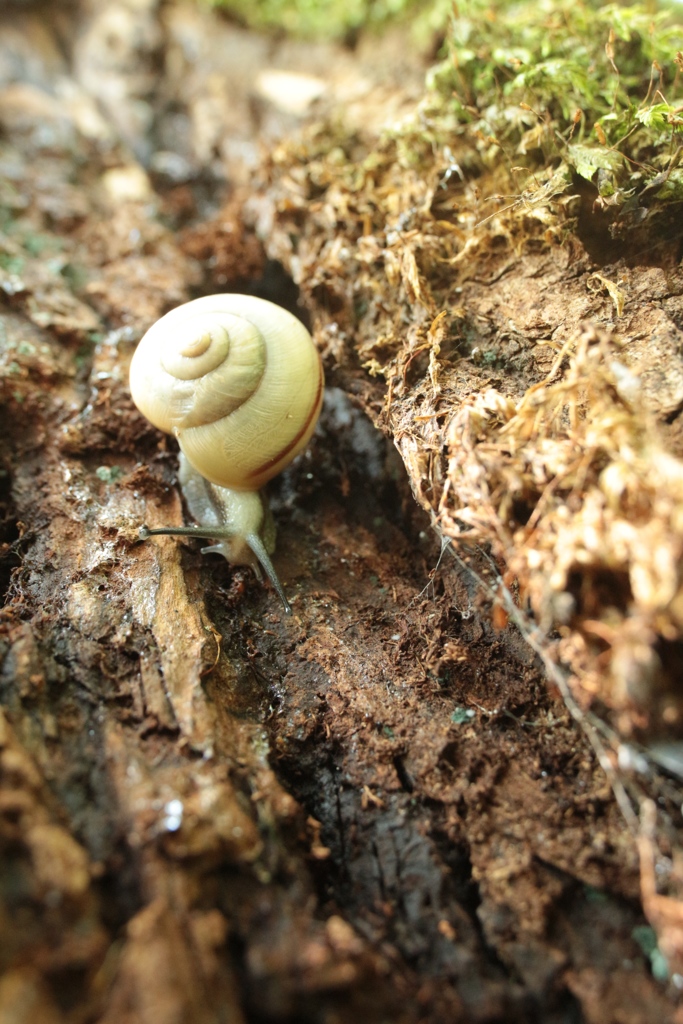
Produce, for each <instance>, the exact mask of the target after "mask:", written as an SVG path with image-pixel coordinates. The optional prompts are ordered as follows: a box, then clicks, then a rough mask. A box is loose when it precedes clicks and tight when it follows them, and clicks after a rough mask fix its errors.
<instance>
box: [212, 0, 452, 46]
mask: <svg viewBox="0 0 683 1024" xmlns="http://www.w3.org/2000/svg"><path fill="white" fill-rule="evenodd" d="M204 2H207V3H211V4H212V5H213V6H214V7H221V8H223V9H224V10H225V11H227V12H228V13H229V14H231V15H232V16H233V17H235V18H236V19H238V20H239V21H240V22H241V23H242V24H244V25H249V26H250V27H251V28H256V29H265V30H268V31H278V32H285V33H287V34H289V35H296V36H303V37H306V38H312V37H315V38H317V39H343V38H344V37H346V36H348V35H349V34H351V33H354V32H356V31H358V30H359V29H361V28H367V27H373V26H375V27H377V26H380V25H383V24H386V23H387V22H388V21H392V20H395V19H397V18H402V17H405V16H406V15H407V14H409V13H411V12H412V13H415V12H417V11H425V12H426V11H429V10H431V8H432V7H433V6H434V4H433V2H432V3H429V2H427V0H421V2H420V0H257V2H254V0H204Z"/></svg>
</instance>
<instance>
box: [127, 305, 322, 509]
mask: <svg viewBox="0 0 683 1024" xmlns="http://www.w3.org/2000/svg"><path fill="white" fill-rule="evenodd" d="M323 384H324V381H323V374H322V366H321V363H320V357H319V355H318V352H317V350H316V348H315V346H314V344H313V340H312V338H311V336H310V334H309V333H308V331H307V330H306V328H305V327H304V326H303V324H302V323H301V322H300V321H299V320H297V318H296V317H295V316H293V315H292V314H291V313H288V312H287V311H286V310H284V309H281V308H280V306H276V305H274V304H273V303H272V302H267V301H266V300H265V299H257V298H254V297H253V296H251V295H228V294H225V295H207V296H205V297H204V298H201V299H194V300H193V301H192V302H187V303H185V305H183V306H178V307H177V308H176V309H173V310H171V312H170V313H167V314H166V315H165V316H162V318H161V319H160V320H157V322H156V323H155V324H153V325H152V326H151V327H150V329H149V330H148V331H147V333H146V334H145V335H144V337H143V338H142V340H141V341H140V344H139V345H138V347H137V349H136V351H135V354H134V356H133V360H132V363H131V367H130V389H131V393H132V396H133V401H134V402H135V404H136V405H137V407H138V409H139V410H140V412H142V413H143V415H145V416H146V417H147V419H148V420H150V421H151V422H152V423H153V424H154V425H155V426H156V427H159V428H160V429H161V430H165V431H167V432H168V433H170V434H175V435H176V437H177V438H178V441H179V443H180V447H181V448H182V450H183V452H184V453H185V455H186V456H187V458H188V460H189V462H190V463H191V464H192V465H193V466H194V467H195V469H196V470H197V471H198V472H199V473H201V474H202V476H204V477H206V479H207V480H210V481H211V482H212V483H214V484H220V485H221V486H222V487H231V488H235V489H238V490H257V489H258V488H259V487H261V486H262V485H263V484H264V483H265V482H266V481H267V480H270V478H271V477H273V476H275V475H276V474H277V473H279V472H280V471H281V470H282V469H284V467H285V466H286V465H287V464H288V463H289V462H291V460H292V459H293V458H294V456H295V455H296V454H297V453H298V452H300V451H301V449H302V448H304V446H305V445H306V443H307V442H308V440H309V438H310V436H311V434H312V433H313V430H314V428H315V424H316V422H317V419H318V415H319V413H320V406H321V403H322V396H323Z"/></svg>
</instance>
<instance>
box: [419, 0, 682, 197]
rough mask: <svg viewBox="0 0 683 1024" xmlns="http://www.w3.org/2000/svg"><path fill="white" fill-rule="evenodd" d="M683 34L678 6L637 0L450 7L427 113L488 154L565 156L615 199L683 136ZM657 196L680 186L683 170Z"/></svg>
mask: <svg viewBox="0 0 683 1024" xmlns="http://www.w3.org/2000/svg"><path fill="white" fill-rule="evenodd" d="M682 41H683V27H682V26H681V25H680V24H676V23H675V15H674V13H672V12H670V11H666V10H664V11H661V12H659V13H655V14H653V13H651V12H649V11H646V10H645V7H644V6H641V5H639V4H635V5H633V6H630V7H620V6H617V5H615V4H609V5H606V6H600V5H599V4H598V3H587V2H583V3H582V2H578V0H542V2H540V3H511V2H507V3H505V2H503V3H502V4H501V3H496V4H495V10H494V7H493V4H489V3H485V2H484V0H471V2H469V3H468V4H467V6H466V7H465V6H464V5H463V6H462V7H461V8H458V7H457V5H456V8H455V11H454V13H453V15H452V17H451V20H450V26H449V29H448V33H447V41H446V47H445V49H446V53H445V57H444V59H443V60H442V61H441V63H440V64H439V65H437V67H436V68H434V69H433V70H432V72H431V73H430V75H429V82H428V84H429V97H428V99H427V102H426V104H425V110H424V113H425V116H426V117H427V118H428V119H429V118H431V119H432V120H433V121H436V122H437V123H440V124H442V125H444V124H447V125H448V129H449V131H450V133H451V137H452V135H453V133H455V134H456V135H459V136H461V137H466V138H468V139H469V140H470V141H472V142H473V143H474V144H475V146H476V148H477V150H478V152H479V155H480V158H481V160H482V161H483V162H484V163H485V164H486V165H489V166H490V165H491V164H492V163H494V162H499V161H500V160H501V158H502V160H504V161H507V162H508V165H509V167H510V169H512V168H513V166H518V165H522V166H523V167H526V168H529V169H534V170H535V169H536V168H538V167H545V168H549V167H552V168H557V167H558V166H560V165H564V166H566V168H567V169H568V170H569V171H570V172H571V173H574V174H576V175H579V176H580V177H582V178H585V179H587V180H589V181H592V182H593V183H595V184H596V185H597V186H598V190H599V192H600V194H601V195H602V196H609V197H610V200H611V205H619V204H620V203H623V202H624V201H625V200H626V198H628V197H629V196H631V195H633V193H634V191H636V192H637V191H639V190H642V189H643V188H644V187H645V186H647V184H648V182H650V181H652V180H653V179H655V178H656V176H657V175H658V174H660V173H661V172H662V171H663V170H664V169H666V168H667V167H669V169H671V168H670V162H671V160H672V159H674V156H675V154H676V151H677V149H678V148H679V146H680V145H681V142H683V138H682V136H681V132H682V130H683V106H682V103H681V95H682V93H683V88H682V83H681V76H682V71H683V55H682V54H681V52H680V49H679V48H680V46H681V42H682ZM659 198H660V199H663V200H667V201H668V200H676V199H678V198H680V184H679V182H678V178H677V176H674V175H671V176H670V181H669V182H668V183H667V187H666V188H664V187H663V188H662V190H661V191H660V193H659Z"/></svg>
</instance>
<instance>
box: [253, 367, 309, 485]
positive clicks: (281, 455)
mask: <svg viewBox="0 0 683 1024" xmlns="http://www.w3.org/2000/svg"><path fill="white" fill-rule="evenodd" d="M322 390H323V371H322V366H321V367H320V375H319V378H318V390H317V391H316V395H315V402H313V405H312V406H311V411H310V412H309V414H308V418H307V419H306V422H305V423H304V425H303V427H302V428H301V430H300V431H299V433H298V434H296V436H295V437H293V438H292V440H291V441H290V442H289V444H288V445H285V447H284V448H282V449H281V450H280V451H279V452H278V453H277V455H274V456H273V458H272V459H268V461H267V462H263V463H261V465H260V466H259V467H258V468H257V469H254V470H252V472H251V473H249V474H248V475H247V480H251V479H253V478H254V477H257V476H260V475H261V473H265V472H266V471H267V470H269V469H271V468H272V467H273V466H275V465H277V463H278V462H280V461H281V460H282V459H283V458H284V457H285V455H286V454H287V452H291V450H292V448H295V447H296V445H297V444H298V443H299V441H300V440H301V438H302V437H303V435H304V434H305V433H306V431H307V430H308V428H309V427H310V425H311V420H312V419H314V417H315V416H316V415H317V413H318V408H319V406H320V399H321V396H322Z"/></svg>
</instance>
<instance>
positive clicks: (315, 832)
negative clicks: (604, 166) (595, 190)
mask: <svg viewBox="0 0 683 1024" xmlns="http://www.w3.org/2000/svg"><path fill="white" fill-rule="evenodd" d="M0 39H1V40H2V43H1V46H0V85H1V86H2V87H1V89H0V125H1V126H2V137H1V138H0V189H2V194H1V195H0V200H1V204H2V216H3V222H2V239H1V242H2V245H1V253H2V258H1V260H0V318H1V320H2V335H1V336H0V399H1V402H2V418H3V430H2V437H1V441H0V444H1V447H0V459H1V466H2V476H0V512H1V514H2V523H1V528H2V533H1V536H0V544H1V546H0V570H1V575H0V579H1V581H2V588H3V607H2V612H1V617H0V630H1V632H0V655H1V656H2V676H1V680H0V699H1V702H2V707H1V709H0V864H1V870H0V936H1V937H2V940H1V941H0V972H1V974H0V1018H2V1020H3V1021H7V1022H12V1024H15V1022H16V1024H20V1022H21V1024H23V1022H26V1024H28V1022H29V1021H31V1022H36V1021H41V1022H46V1024H52V1022H55V1024H60V1022H61V1024H64V1022H69V1024H71V1022H74V1024H75V1022H84V1021H93V1022H94V1021H97V1022H100V1024H114V1022H116V1024H121V1022H130V1024H147V1022H149V1024H152V1022H154V1024H166V1022H168V1024H171V1022H174V1024H175V1022H180V1021H188V1022H189V1021H192V1022H193V1024H195V1022H207V1024H209V1022H218V1021H229V1022H231V1024H232V1022H236V1024H238V1022H245V1024H246V1022H254V1024H256V1022H265V1021H282V1022H288V1021H291V1022H294V1021H297V1022H311V1024H314V1022H325V1024H337V1022H339V1024H341V1022H345V1021H349V1022H350V1021H355V1020H358V1019H362V1020H364V1021H368V1022H374V1021H376V1022H378V1024H379V1022H381V1021H395V1022H405V1024H417V1022H427V1021H430V1022H436V1021H453V1022H456V1021H463V1022H465V1021H466V1022H481V1024H485V1022H486V1024H494V1022H502V1021H506V1022H507V1021H510V1022H512V1021H519V1022H529V1021H538V1022H543V1024H556V1022H557V1024H575V1022H596V1024H597V1022H600V1024H605V1022H609V1021H615V1022H616V1021H619V1022H623V1024H647V1022H651V1021H654V1020H658V1021H667V1020H672V1021H673V1020H675V1019H678V1018H677V1017H676V1016H675V1013H676V1009H675V1006H676V1000H675V987H674V985H669V987H667V986H666V985H665V984H663V983H661V982H659V981H657V980H655V978H654V977H653V974H652V959H651V957H649V956H648V955H647V953H648V949H647V942H648V941H649V930H648V928H647V926H646V922H645V918H644V916H643V912H642V909H641V905H640V879H639V871H638V856H637V850H636V846H635V842H634V837H633V835H632V833H631V832H630V831H629V828H628V827H627V825H626V823H625V822H624V819H623V817H622V815H621V813H620V811H619V809H618V807H617V805H616V803H615V801H614V798H613V795H612V790H611V788H610V785H609V783H608V781H607V779H606V777H605V775H604V773H603V771H602V769H601V768H600V766H599V765H598V764H597V762H596V759H595V756H594V753H593V751H592V749H591V747H590V746H589V744H588V743H587V740H586V738H585V736H584V735H583V733H582V732H581V730H580V729H579V728H578V727H577V725H576V723H575V721H574V720H573V719H572V717H571V715H570V714H569V712H568V711H567V709H566V707H565V704H564V703H563V701H562V699H561V697H560V695H559V694H558V693H557V692H556V691H555V690H554V689H553V687H552V685H549V683H548V680H547V679H546V676H545V672H544V668H543V665H542V663H541V661H540V660H539V658H538V657H537V655H536V653H535V652H534V650H533V649H532V647H531V646H530V645H529V644H528V643H527V642H526V640H525V639H524V638H523V636H522V635H521V634H520V632H519V631H518V630H517V628H516V627H515V626H514V625H513V624H511V623H507V622H506V621H505V620H504V619H500V617H499V618H496V615H495V609H494V608H493V607H492V603H491V600H490V595H489V594H488V593H487V590H486V588H485V586H484V587H482V583H483V584H486V582H487V581H488V580H494V579H495V578H496V576H497V573H498V567H497V566H496V565H495V563H494V562H493V561H492V560H491V559H490V557H489V556H487V554H486V553H485V552H484V551H482V550H479V549H477V548H472V549H471V550H469V551H468V550H463V551H461V554H462V555H464V556H466V559H467V565H463V564H462V563H460V562H457V561H455V560H454V559H453V558H452V557H451V555H450V553H449V552H448V551H442V549H441V546H440V543H439V540H438V538H437V536H436V534H435V533H434V532H433V530H432V529H431V526H430V524H429V520H428V518H427V516H426V514H425V513H424V512H423V511H422V510H421V509H420V508H419V507H418V505H417V504H416V502H415V500H414V497H413V494H412V492H411V489H410V486H409V483H408V480H407V478H406V474H405V470H404V466H403V462H402V461H401V459H400V458H399V457H398V456H397V454H396V450H395V448H394V446H393V445H392V444H391V443H390V441H389V440H387V439H386V438H385V437H384V436H383V435H382V434H380V433H379V432H378V431H377V430H376V429H375V427H374V426H373V425H372V423H371V418H370V417H372V418H373V419H375V420H377V419H379V418H380V413H381V409H382V403H383V394H382V391H381V388H380V386H379V384H378V383H377V381H376V380H374V379H371V378H370V377H369V376H368V375H367V374H362V373H360V372H356V369H354V371H353V372H351V371H350V370H349V369H348V368H346V369H345V368H344V367H343V366H341V367H340V366H339V365H338V364H337V365H335V360H334V358H333V354H332V352H331V350H330V349H328V352H327V365H326V370H327V372H328V380H329V381H330V383H331V385H332V386H330V387H329V388H328V394H327V397H326V402H325V408H324V411H323V416H322V419H321V425H320V427H319V429H318V431H317V433H316V435H315V437H314V439H313V442H312V444H311V445H310V448H309V450H308V451H307V452H306V453H305V454H304V455H303V456H302V457H300V458H299V459H298V460H297V462H296V463H295V464H294V465H293V466H292V467H291V468H290V469H288V470H287V471H286V472H285V473H284V474H283V476H282V477H280V478H279V479H278V480H277V481H275V482H274V483H273V485H272V486H271V504H272V507H273V510H274V513H275V517H276V520H277V524H278V547H277V552H276V556H275V560H276V564H277V569H278V572H279V574H280V575H281V578H282V579H283V582H284V584H285V587H286V590H287V593H288V596H289V598H290V600H291V602H292V605H293V608H294V615H293V616H292V617H291V618H290V617H287V616H285V615H284V614H283V612H282V610H281V608H280V606H279V604H278V602H277V599H276V597H275V595H274V594H273V593H272V591H271V590H269V589H267V588H265V587H264V586H263V585H261V584H259V583H258V582H257V581H256V580H255V579H254V578H253V576H252V575H251V574H250V573H249V572H248V571H247V570H239V569H238V570H236V569H234V568H231V567H229V566H227V565H226V564H225V563H224V562H223V561H222V560H218V559H216V560H212V559H209V558H205V557H203V556H202V555H200V553H199V550H198V547H199V546H198V545H196V544H195V543H194V542H184V541H183V542H181V543H179V542H178V541H177V540H175V539H174V538H155V539H154V540H152V541H149V542H145V543H141V542H139V527H140V525H141V524H142V523H143V522H145V523H147V524H148V525H149V526H150V527H153V526H156V525H162V524H176V525H180V524H181V523H182V521H183V508H182V503H181V499H180V497H179V493H178V490H177V487H176V483H175V471H176V451H175V445H174V442H173V441H172V440H170V439H168V438H165V437H163V436H162V435H160V434H159V433H158V432H157V431H155V430H154V429H153V428H152V427H151V426H150V425H149V424H147V423H146V421H145V420H144V419H143V418H142V417H141V415H140V414H139V413H138V412H137V410H136V409H135V408H134V406H133V404H132V402H131V399H130V395H129V392H128V387H127V367H128V364H129V362H130V357H131V355H132V352H133V349H134V346H135V343H136V342H137V341H138V339H139V337H140V336H141V334H142V332H143V331H144V329H145V328H146V327H147V326H149V324H150V323H151V322H152V321H153V320H154V319H155V318H156V317H158V316H159V315H160V314H161V313H163V312H165V311H166V310H167V309H169V308H171V307H172V306H174V305H176V304H178V303H179V302H181V301H184V300H185V299H188V298H190V297H193V296H194V295H197V294H205V293H210V292H212V291H215V290H231V289H232V290H240V289H247V290H250V291H253V292H256V293H260V294H265V295H267V296H268V297H272V298H277V299H278V300H280V301H281V302H282V303H283V304H285V305H290V306H293V307H294V308H297V305H296V303H297V289H296V288H295V287H294V285H293V283H292V281H291V278H290V277H289V275H288V273H287V272H286V271H285V270H283V269H282V268H281V267H277V266H275V265H274V264H273V263H272V262H269V258H270V257H272V256H274V255H277V253H275V252H272V251H270V250H269V247H268V243H267V241H266V242H265V243H263V242H260V241H258V240H257V238H256V235H255V234H254V233H252V232H251V231H250V230H249V229H248V228H246V227H245V225H244V220H243V218H242V216H241V200H243V199H246V198H248V197H249V182H250V176H251V175H252V173H253V171H252V169H253V167H254V166H256V165H257V164H258V162H259V161H260V160H261V158H262V149H263V147H264V146H275V144H276V143H275V141H274V140H275V139H277V138H282V137H286V135H287V133H291V132H294V130H295V129H296V128H297V127H298V125H299V123H300V120H301V114H300V113H299V112H293V111H292V109H289V110H288V109H283V107H282V105H280V106H278V105H274V104H272V103H271V102H270V100H269V99H268V95H269V94H268V91H267V88H266V86H264V85H263V82H261V85H259V84H258V82H257V78H258V75H259V73H260V72H262V71H263V70H265V69H267V68H269V67H275V68H278V69H283V68H284V69H296V68H298V67H299V66H300V63H301V59H302V54H303V53H304V48H303V44H295V43H291V42H282V43H280V44H277V43H273V42H272V41H267V40H264V39H262V38H260V37H256V36H252V35H250V34H249V33H246V32H244V31H243V30H240V29H239V28H236V27H234V26H231V25H229V24H228V23H226V22H224V21H220V20H218V19H217V18H216V17H215V16H214V15H213V14H210V13H204V14H200V13H199V12H198V11H197V9H196V8H195V7H194V6H193V5H189V4H167V5H163V6H158V5H157V4H156V3H153V2H151V0H150V2H142V3H137V4H133V3H129V4H126V3H120V4H119V3H117V4H109V5H100V4H97V3H95V2H94V0H93V2H92V3H90V4H85V3H84V4H83V5H80V6H71V5H64V6H58V7H57V8H54V9H50V10H49V11H48V10H47V9H46V8H41V7H39V8H32V7H31V8H29V9H24V8H23V7H21V6H20V7H13V6H12V7H9V8H8V9H7V10H5V11H4V12H3V14H2V23H1V24H0ZM390 43H391V45H389V43H387V45H386V46H384V47H380V48H378V49H377V52H376V53H372V54H371V48H369V49H368V51H367V52H365V51H363V49H362V47H361V48H360V50H359V52H357V53H356V54H350V53H348V52H346V51H343V50H338V51H337V50H334V49H333V48H325V47H314V46H312V45H309V46H307V47H306V48H305V52H306V59H307V69H308V70H309V71H310V72H311V74H315V75H322V74H323V70H324V69H326V70H327V76H328V77H327V80H328V82H332V83H333V84H332V85H331V86H329V88H332V89H333V90H335V101H338V100H339V97H341V98H342V99H343V98H344V97H346V101H345V102H346V108H347V113H348V117H349V119H350V120H351V123H353V120H354V119H356V120H361V119H364V120H365V121H366V125H367V127H371V126H372V123H373V122H374V121H375V120H377V122H379V121H381V120H384V119H386V117H387V116H388V114H389V113H391V112H392V111H395V112H396V113H398V112H399V111H400V110H401V109H402V105H408V104H409V103H410V102H412V99H413V98H414V95H415V94H419V86H420V82H421V77H422V74H423V67H422V66H421V64H420V61H419V60H418V58H417V57H415V58H414V60H409V59H408V57H403V58H401V59H400V60H399V59H397V58H396V46H397V41H396V40H390ZM197 52H200V53H201V56H202V60H201V61H197V59H196V56H195V55H196V53H197ZM371 58H372V59H371ZM371 67H373V68H374V70H373V72H372V76H371V75H370V68H371ZM239 72H242V73H244V74H246V75H247V83H246V84H245V83H244V81H242V80H240V83H239V84H237V81H236V76H237V75H238V73H239ZM397 80H400V81H401V89H400V91H399V90H398V89H397V87H396V83H397ZM359 81H360V82H361V84H362V87H361V86H360V85H359ZM354 89H355V92H354ZM238 199H239V200H240V201H239V202H238ZM527 269H528V268H527ZM633 273H634V275H636V274H637V271H635V270H634V271H633ZM553 275H554V277H553V281H554V285H553V287H554V288H555V289H556V291H557V294H558V295H559V296H562V295H568V294H569V292H570V291H571V289H572V288H573V287H574V284H573V280H574V279H573V274H572V270H571V268H569V269H568V268H565V267H555V268H554V269H553ZM472 287H473V293H472V294H471V295H470V297H469V301H470V305H471V308H474V307H475V306H476V303H477V301H481V302H484V301H485V300H484V298H483V297H482V296H481V295H480V296H479V300H478V298H477V295H476V294H475V292H476V290H477V287H479V286H476V285H474V286H472ZM503 298H505V294H504V295H503ZM508 299H509V301H510V303H513V304H514V305H515V310H514V311H512V310H508V312H509V313H510V315H512V313H513V312H514V317H515V318H516V322H517V323H518V324H519V323H520V322H522V320H523V319H524V316H525V315H527V317H528V318H529V320H528V322H530V321H531V319H533V316H534V315H535V314H532V313H530V312H529V309H530V308H531V307H532V306H533V307H534V308H535V305H536V296H535V295H534V293H533V290H531V291H529V290H527V292H526V295H525V296H524V298H522V297H520V294H519V292H516V293H515V294H514V295H513V294H512V292H510V293H508ZM524 301H527V302H528V306H527V307H524ZM559 301H561V299H560V300H559ZM298 309H299V313H300V315H301V316H302V318H304V319H308V320H309V322H310V321H311V318H312V317H314V316H319V308H315V306H314V303H313V302H311V303H310V305H309V308H308V309H307V308H306V307H305V306H304V307H298ZM496 315H498V313H496ZM500 315H501V316H502V314H500ZM330 319H331V321H333V317H331V318H330ZM525 322H526V321H525ZM318 340H320V339H319V338H318ZM328 340H329V339H328ZM518 372H519V373H520V374H521V375H522V376H523V375H524V372H525V366H524V365H520V367H519V368H518ZM667 401H668V399H667V398H666V396H664V397H662V403H663V405H665V406H666V402H667ZM666 408H667V409H668V406H666ZM368 414H369V415H368ZM672 799H673V797H672Z"/></svg>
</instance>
